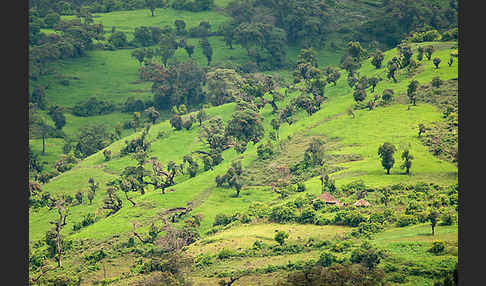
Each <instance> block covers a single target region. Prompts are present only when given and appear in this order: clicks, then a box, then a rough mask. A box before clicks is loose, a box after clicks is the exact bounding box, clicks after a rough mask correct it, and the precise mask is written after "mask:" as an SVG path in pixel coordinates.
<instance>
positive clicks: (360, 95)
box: [353, 88, 366, 102]
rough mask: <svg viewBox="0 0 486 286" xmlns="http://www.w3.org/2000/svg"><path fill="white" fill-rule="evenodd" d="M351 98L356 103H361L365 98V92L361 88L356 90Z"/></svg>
mask: <svg viewBox="0 0 486 286" xmlns="http://www.w3.org/2000/svg"><path fill="white" fill-rule="evenodd" d="M353 97H354V100H355V101H356V102H361V101H363V100H365V98H366V90H365V89H362V88H358V89H356V90H355V91H354V93H353Z"/></svg>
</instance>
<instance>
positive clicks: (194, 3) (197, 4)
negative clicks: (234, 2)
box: [171, 0, 214, 12]
mask: <svg viewBox="0 0 486 286" xmlns="http://www.w3.org/2000/svg"><path fill="white" fill-rule="evenodd" d="M213 6H214V0H179V1H172V4H171V7H172V8H173V9H176V10H187V11H192V12H199V11H206V10H210V9H211V8H212V7H213Z"/></svg>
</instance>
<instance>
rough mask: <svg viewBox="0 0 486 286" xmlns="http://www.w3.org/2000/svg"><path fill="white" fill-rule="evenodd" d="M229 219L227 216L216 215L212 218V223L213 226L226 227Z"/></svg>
mask: <svg viewBox="0 0 486 286" xmlns="http://www.w3.org/2000/svg"><path fill="white" fill-rule="evenodd" d="M231 221H232V220H231V217H230V216H227V215H225V214H217V215H216V217H215V218H214V223H213V226H217V225H223V226H224V225H227V224H229V223H230V222H231Z"/></svg>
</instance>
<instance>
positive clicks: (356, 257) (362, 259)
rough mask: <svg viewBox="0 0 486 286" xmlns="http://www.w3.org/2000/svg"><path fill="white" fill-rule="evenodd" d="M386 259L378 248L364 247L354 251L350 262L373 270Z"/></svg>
mask: <svg viewBox="0 0 486 286" xmlns="http://www.w3.org/2000/svg"><path fill="white" fill-rule="evenodd" d="M383 257H384V253H383V252H382V251H380V250H378V249H376V248H372V247H370V246H367V245H365V243H363V245H362V246H361V247H360V248H357V249H355V250H353V252H352V253H351V257H350V261H351V262H352V263H360V264H362V265H363V266H365V267H366V268H368V269H369V270H373V269H375V268H376V266H377V265H378V264H379V263H380V261H381V259H382V258H383Z"/></svg>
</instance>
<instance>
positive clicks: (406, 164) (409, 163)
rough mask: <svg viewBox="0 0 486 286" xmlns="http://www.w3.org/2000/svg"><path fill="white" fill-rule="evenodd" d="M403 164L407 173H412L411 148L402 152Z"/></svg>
mask: <svg viewBox="0 0 486 286" xmlns="http://www.w3.org/2000/svg"><path fill="white" fill-rule="evenodd" d="M402 159H403V164H402V166H401V168H402V169H406V174H407V175H409V174H410V168H411V167H412V160H413V156H412V154H410V150H405V151H403V153H402Z"/></svg>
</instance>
